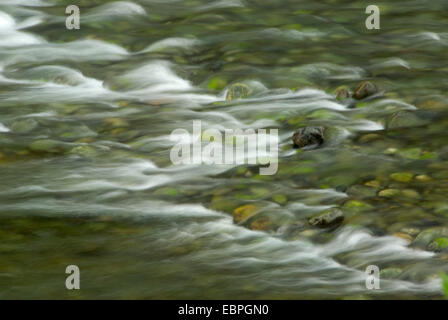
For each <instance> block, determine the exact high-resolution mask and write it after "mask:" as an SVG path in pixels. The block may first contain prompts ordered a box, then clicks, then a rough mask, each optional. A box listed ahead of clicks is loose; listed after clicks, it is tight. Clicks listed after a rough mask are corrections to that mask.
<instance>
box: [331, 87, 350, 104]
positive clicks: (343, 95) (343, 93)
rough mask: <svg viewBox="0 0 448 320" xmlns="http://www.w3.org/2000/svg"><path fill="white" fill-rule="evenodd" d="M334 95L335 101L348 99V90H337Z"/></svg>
mask: <svg viewBox="0 0 448 320" xmlns="http://www.w3.org/2000/svg"><path fill="white" fill-rule="evenodd" d="M334 94H335V95H336V99H337V100H339V101H342V100H345V99H348V98H350V90H349V89H348V87H346V86H341V87H339V88H337V89H336V90H335V92H334Z"/></svg>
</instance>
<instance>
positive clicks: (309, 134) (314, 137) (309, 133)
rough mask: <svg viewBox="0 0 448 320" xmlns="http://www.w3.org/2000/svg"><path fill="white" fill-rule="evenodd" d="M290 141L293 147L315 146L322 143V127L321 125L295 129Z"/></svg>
mask: <svg viewBox="0 0 448 320" xmlns="http://www.w3.org/2000/svg"><path fill="white" fill-rule="evenodd" d="M292 141H293V144H294V148H304V147H309V148H310V149H311V148H316V147H319V146H320V145H321V144H323V143H324V141H325V139H324V128H323V127H305V128H300V129H299V130H297V131H296V132H295V133H294V134H293V136H292Z"/></svg>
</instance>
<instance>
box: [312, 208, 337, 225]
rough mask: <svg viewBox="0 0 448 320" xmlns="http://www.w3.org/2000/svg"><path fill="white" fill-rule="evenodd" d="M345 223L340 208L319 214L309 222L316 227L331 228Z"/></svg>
mask: <svg viewBox="0 0 448 320" xmlns="http://www.w3.org/2000/svg"><path fill="white" fill-rule="evenodd" d="M342 221H344V214H343V213H342V211H341V210H340V209H338V208H330V209H327V210H324V211H323V212H321V213H319V214H318V215H317V216H314V217H312V218H310V219H309V220H308V222H309V223H310V224H311V225H312V226H315V227H321V228H325V227H331V226H334V225H337V224H340V223H342Z"/></svg>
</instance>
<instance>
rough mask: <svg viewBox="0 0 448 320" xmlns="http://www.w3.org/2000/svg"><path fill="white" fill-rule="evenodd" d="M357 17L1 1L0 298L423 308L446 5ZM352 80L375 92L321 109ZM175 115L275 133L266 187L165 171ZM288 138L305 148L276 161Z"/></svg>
mask: <svg viewBox="0 0 448 320" xmlns="http://www.w3.org/2000/svg"><path fill="white" fill-rule="evenodd" d="M70 4H77V5H78V6H79V7H80V9H81V29H80V30H72V31H70V30H67V29H66V28H65V17H66V16H65V8H66V6H67V5H70ZM376 4H377V5H378V6H379V7H380V9H381V29H380V30H371V31H369V30H367V29H366V28H365V25H364V23H365V19H366V17H367V15H366V14H365V13H364V11H365V6H366V4H365V2H364V1H337V0H335V1H319V2H315V1H297V0H296V1H278V0H277V1H270V0H264V1H250V0H222V1H204V0H197V1H188V0H187V1H176V0H171V1H161V0H159V1H156V0H135V1H133V2H113V1H102V0H95V1H87V0H86V1H81V0H80V1H71V0H70V1H69V0H67V1H65V0H64V1H57V0H46V1H38V0H34V1H12V0H2V1H1V2H0V179H1V182H2V183H1V185H0V298H1V299H12V298H26V299H31V298H34V299H36V298H37V299H43V298H53V299H56V298H58V299H60V298H74V299H80V298H86V299H92V298H100V299H102V298H123V299H131V298H136V299H143V298H146V299H163V298H169V299H178V298H191V299H198V298H202V299H218V298H221V299H230V298H231V299H235V298H241V299H259V298H260V299H261V298H263V299H309V298H311V299H319V298H337V299H347V298H348V299H350V298H364V299H378V298H379V299H389V298H395V299H407V298H421V299H427V298H437V299H440V298H442V292H441V284H440V273H441V272H447V271H448V265H447V261H448V252H447V247H448V202H447V194H448V148H447V147H446V143H447V142H448V138H447V134H446V132H447V129H448V118H447V115H448V95H447V88H448V54H447V52H448V28H447V27H448V3H447V2H446V1H442V0H437V1H393V2H391V1H390V2H387V3H386V2H383V1H380V2H377V3H376ZM362 80H370V81H372V82H374V83H375V84H376V85H377V86H378V87H379V88H380V91H381V94H380V95H378V96H376V97H374V98H373V99H367V100H364V101H361V102H358V103H357V105H356V107H355V108H351V109H349V108H347V107H346V106H344V105H343V104H342V103H341V102H339V101H337V100H336V99H335V97H334V95H333V92H334V90H335V89H336V88H337V87H339V86H341V85H345V86H348V87H350V88H352V89H353V88H354V87H356V85H357V84H358V83H360V82H361V81H362ZM236 82H240V83H245V84H246V85H247V86H248V87H249V88H250V89H251V90H252V92H253V95H252V96H251V97H249V98H248V99H242V100H237V101H225V95H226V92H227V88H228V87H229V86H230V85H231V84H233V83H236ZM193 120H201V121H202V127H203V129H207V128H217V129H219V130H224V129H226V128H228V129H238V128H241V129H246V128H254V129H261V128H278V129H279V142H280V146H279V159H278V173H277V174H276V175H273V176H262V175H260V174H259V168H258V167H257V166H249V165H233V166H220V165H205V164H201V165H185V166H174V165H172V163H171V162H170V158H169V155H170V150H171V147H172V146H173V142H172V141H170V133H171V132H172V131H173V130H175V129H179V128H184V129H187V130H188V131H189V132H191V131H192V124H193ZM306 125H323V126H325V127H327V128H329V132H330V133H331V134H329V135H328V141H327V143H326V144H325V145H324V146H323V147H322V148H319V149H315V150H309V151H301V152H300V151H297V150H295V149H292V145H291V136H292V134H293V132H294V131H295V130H296V129H297V128H299V127H301V126H306ZM242 206H246V207H245V208H246V210H249V211H251V212H254V213H256V214H255V215H254V216H251V217H250V218H249V219H248V220H246V221H244V222H243V223H234V221H233V218H232V214H233V213H234V212H235V209H238V208H240V207H242ZM331 207H338V208H340V209H341V210H342V212H343V214H344V221H343V223H342V224H341V225H339V226H337V227H336V228H331V229H327V228H323V229H320V228H314V227H312V226H311V225H310V224H309V223H308V219H309V218H310V217H312V216H314V215H316V214H318V213H319V212H320V211H322V210H325V209H327V208H331ZM240 210H241V209H240ZM237 212H241V211H238V210H237ZM71 264H75V265H77V266H79V268H80V270H81V290H78V291H69V290H67V289H66V288H65V278H66V276H67V275H66V274H65V268H66V266H67V265H71ZM369 265H377V266H378V267H379V268H380V270H381V289H380V290H375V291H371V290H367V289H366V287H365V279H366V274H365V272H364V271H365V269H366V267H367V266H369Z"/></svg>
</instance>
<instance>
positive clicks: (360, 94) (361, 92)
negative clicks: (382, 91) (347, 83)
mask: <svg viewBox="0 0 448 320" xmlns="http://www.w3.org/2000/svg"><path fill="white" fill-rule="evenodd" d="M377 93H378V88H377V87H376V85H374V84H373V83H371V82H370V81H363V82H361V83H360V84H359V85H358V86H357V87H356V89H355V91H354V92H353V98H355V99H357V100H362V99H365V98H367V97H370V96H373V95H374V94H377Z"/></svg>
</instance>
